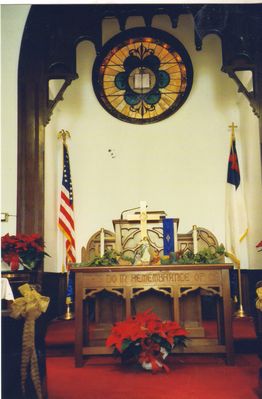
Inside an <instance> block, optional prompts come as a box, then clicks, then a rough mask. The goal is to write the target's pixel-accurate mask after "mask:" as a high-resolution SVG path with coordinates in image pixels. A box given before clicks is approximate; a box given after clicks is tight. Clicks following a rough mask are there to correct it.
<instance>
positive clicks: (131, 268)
mask: <svg viewBox="0 0 262 399" xmlns="http://www.w3.org/2000/svg"><path fill="white" fill-rule="evenodd" d="M141 216H142V212H141V213H139V212H138V213H135V214H132V215H130V216H128V217H126V218H125V219H123V218H121V219H119V220H114V221H113V225H114V230H115V231H114V232H111V231H108V230H104V229H101V231H98V232H97V233H95V234H94V235H93V236H92V237H91V238H90V240H89V241H88V243H87V245H86V247H85V248H82V262H88V261H90V260H92V258H94V257H95V256H97V255H99V254H100V253H101V246H103V250H104V249H105V250H106V249H115V250H116V251H117V252H119V253H123V254H125V255H126V256H129V257H131V256H132V257H135V255H136V253H137V252H138V251H139V248H140V247H141V234H142V235H143V234H146V235H147V237H148V240H149V243H150V248H151V249H152V250H153V251H154V253H156V254H158V255H160V256H161V255H163V218H165V217H166V214H165V212H147V213H146V223H144V224H143V222H141V219H142V218H141ZM173 223H174V243H175V248H176V251H177V250H183V251H191V252H193V251H194V250H195V248H194V246H195V244H196V243H194V242H193V234H192V231H190V232H189V233H187V234H178V233H177V230H178V224H179V219H173ZM145 226H146V227H145ZM101 237H102V240H103V242H102V241H101ZM196 238H197V248H198V250H200V249H203V248H206V247H213V248H215V247H216V246H217V245H218V242H217V239H216V237H215V236H214V235H213V234H212V233H211V232H210V231H208V230H206V229H204V228H197V236H196ZM232 267H233V266H232V265H231V264H225V263H219V264H210V265H209V264H190V265H185V264H173V265H161V264H149V265H144V264H139V265H126V264H123V265H119V266H106V267H105V266H99V267H93V266H88V267H83V266H80V265H79V264H76V265H75V266H74V267H72V271H73V272H75V274H76V275H75V277H76V279H75V293H76V294H75V317H76V341H75V364H76V367H81V366H82V364H83V356H84V355H92V354H108V353H112V349H111V348H106V347H105V341H106V338H107V336H108V335H109V334H110V331H111V328H112V325H113V323H114V322H116V321H120V320H124V319H125V318H126V317H128V316H130V315H133V314H135V313H137V312H139V311H144V310H146V309H149V308H152V309H153V311H154V312H156V313H157V314H158V316H159V317H160V318H161V319H163V320H175V321H177V322H178V323H179V324H180V325H182V326H183V327H184V328H186V329H187V330H188V332H189V337H190V340H189V341H188V343H187V347H186V348H177V349H175V350H174V351H179V352H184V353H222V354H224V355H225V357H226V361H227V363H228V364H232V363H233V339H232V320H231V318H232V315H231V297H230V282H229V270H230V269H231V268H232ZM204 295H208V296H212V298H213V299H214V307H215V315H216V322H217V336H216V337H215V338H209V337H207V336H206V333H205V329H204V327H203V320H202V307H201V298H202V297H203V296H204Z"/></svg>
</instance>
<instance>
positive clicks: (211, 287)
mask: <svg viewBox="0 0 262 399" xmlns="http://www.w3.org/2000/svg"><path fill="white" fill-rule="evenodd" d="M232 268H233V265H231V264H212V265H200V264H197V265H196V264H193V265H165V266H163V265H149V266H112V267H101V266H99V267H77V264H76V265H75V267H72V269H71V270H72V271H73V272H74V273H75V274H76V275H75V277H76V278H75V293H76V294H75V318H76V323H75V364H76V367H82V365H83V355H93V354H108V353H112V349H110V348H106V347H104V346H103V347H102V346H89V345H88V343H87V345H85V346H84V335H83V329H84V328H87V325H85V326H84V323H83V320H84V314H83V302H84V301H85V300H86V299H88V298H90V297H94V296H95V295H96V294H97V293H99V292H101V291H102V290H106V291H109V292H112V293H114V294H116V295H118V296H121V297H122V298H123V299H124V301H125V314H126V317H129V316H130V315H131V301H132V299H133V298H134V296H137V295H140V294H141V293H142V292H145V291H147V290H149V289H154V290H157V291H160V292H163V293H164V294H165V295H168V296H169V297H170V298H171V299H172V306H173V320H175V321H176V322H178V323H179V324H180V300H181V298H182V297H184V296H186V295H187V294H188V293H189V292H192V291H195V290H197V289H199V288H201V289H204V290H206V291H208V292H210V293H211V294H213V295H216V296H217V298H218V300H217V324H218V339H217V340H211V339H205V338H200V339H199V338H191V339H190V340H189V343H188V345H187V347H186V348H181V349H178V350H179V352H180V353H181V352H184V353H222V354H224V355H225V357H226V361H227V364H233V362H234V356H233V338H232V306H231V297H230V283H229V270H230V269H232Z"/></svg>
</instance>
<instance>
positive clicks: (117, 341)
mask: <svg viewBox="0 0 262 399" xmlns="http://www.w3.org/2000/svg"><path fill="white" fill-rule="evenodd" d="M186 335H187V332H186V331H185V330H184V329H183V328H181V327H180V325H179V324H178V323H176V322H175V321H161V320H160V319H159V317H158V316H157V315H156V314H155V313H153V312H152V311H151V310H146V311H145V312H142V313H138V314H136V315H135V316H133V317H129V318H128V319H127V320H125V321H120V322H117V323H116V324H115V325H114V326H113V328H112V331H111V334H110V336H109V337H108V338H107V341H106V346H109V347H110V346H113V347H114V353H115V355H117V356H121V357H122V360H123V361H126V360H129V359H132V358H134V359H136V361H138V363H139V364H140V365H141V366H142V367H143V368H144V369H146V370H152V371H153V372H157V371H160V370H161V369H164V370H166V371H169V369H168V367H167V366H166V364H165V363H164V360H165V358H166V357H167V356H168V354H169V353H170V352H171V351H172V349H173V348H174V347H175V346H177V345H182V346H185V340H186Z"/></svg>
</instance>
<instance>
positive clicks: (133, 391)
mask: <svg viewBox="0 0 262 399" xmlns="http://www.w3.org/2000/svg"><path fill="white" fill-rule="evenodd" d="M167 363H168V365H169V367H170V369H171V371H170V373H169V374H166V373H164V372H163V373H159V374H156V375H153V374H152V373H151V372H148V371H144V370H142V369H140V368H139V367H138V366H136V365H129V366H127V365H125V366H123V365H121V364H120V361H119V360H118V359H117V360H116V359H113V358H112V357H110V356H108V357H105V356H99V357H90V358H89V359H88V360H87V361H86V362H85V364H84V367H82V368H75V366H74V359H73V357H59V358H57V357H53V358H47V386H48V399H78V398H83V399H104V398H106V399H258V398H259V395H258V394H257V393H256V389H257V387H258V368H259V367H261V362H260V361H259V359H258V357H257V356H256V355H237V356H236V365H235V366H233V367H232V366H225V364H224V360H222V359H220V358H217V357H208V356H203V357H200V356H198V357H185V356H184V357H181V356H172V357H169V359H168V362H167Z"/></svg>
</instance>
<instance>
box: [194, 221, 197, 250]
mask: <svg viewBox="0 0 262 399" xmlns="http://www.w3.org/2000/svg"><path fill="white" fill-rule="evenodd" d="M193 251H194V255H195V254H196V253H197V226H196V225H195V224H194V226H193Z"/></svg>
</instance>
